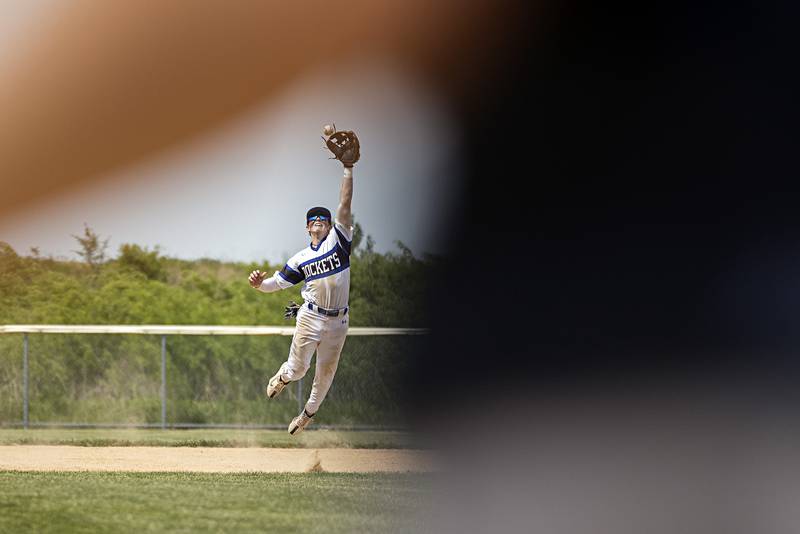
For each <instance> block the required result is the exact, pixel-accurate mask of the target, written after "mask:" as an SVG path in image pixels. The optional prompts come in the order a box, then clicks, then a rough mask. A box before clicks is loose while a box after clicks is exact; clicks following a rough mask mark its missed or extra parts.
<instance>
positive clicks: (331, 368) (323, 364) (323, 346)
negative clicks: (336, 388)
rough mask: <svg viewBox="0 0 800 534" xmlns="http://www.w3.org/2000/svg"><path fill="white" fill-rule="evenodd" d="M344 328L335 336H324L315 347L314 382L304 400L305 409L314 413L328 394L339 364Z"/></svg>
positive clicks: (344, 334) (343, 340)
mask: <svg viewBox="0 0 800 534" xmlns="http://www.w3.org/2000/svg"><path fill="white" fill-rule="evenodd" d="M346 334H347V331H346V329H345V330H344V331H340V332H338V333H337V335H335V336H326V337H325V338H324V339H323V340H322V342H321V343H320V344H319V347H318V348H317V366H316V370H315V371H314V382H313V384H312V385H311V394H310V395H309V397H308V402H306V411H308V412H309V413H313V414H316V413H317V411H318V410H319V407H320V405H321V404H322V401H324V400H325V397H326V396H327V395H328V391H329V390H330V388H331V385H332V384H333V377H334V376H335V375H336V369H337V368H338V366H339V357H340V356H341V354H342V348H343V347H344V342H345V336H346Z"/></svg>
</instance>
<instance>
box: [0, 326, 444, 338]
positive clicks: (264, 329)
mask: <svg viewBox="0 0 800 534" xmlns="http://www.w3.org/2000/svg"><path fill="white" fill-rule="evenodd" d="M427 333H429V329H427V328H380V327H370V326H354V327H351V328H350V329H348V331H347V335H349V336H397V335H403V336H408V335H420V334H427ZM0 334H149V335H168V334H172V335H185V336H186V335H188V336H291V335H293V334H294V327H293V326H218V325H207V326H202V325H95V324H89V325H86V324H84V325H72V324H7V325H0Z"/></svg>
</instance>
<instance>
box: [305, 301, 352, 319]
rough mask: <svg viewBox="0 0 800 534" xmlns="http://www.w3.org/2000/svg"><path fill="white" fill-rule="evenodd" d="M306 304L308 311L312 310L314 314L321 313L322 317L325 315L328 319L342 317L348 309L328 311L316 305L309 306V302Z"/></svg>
mask: <svg viewBox="0 0 800 534" xmlns="http://www.w3.org/2000/svg"><path fill="white" fill-rule="evenodd" d="M307 304H308V309H309V310H314V311H315V312H318V313H321V314H322V315H327V316H328V317H339V315H344V314H345V313H347V310H348V308H342V309H340V310H328V309H325V308H320V307H319V306H317V305H316V304H311V303H310V302H308V303H307Z"/></svg>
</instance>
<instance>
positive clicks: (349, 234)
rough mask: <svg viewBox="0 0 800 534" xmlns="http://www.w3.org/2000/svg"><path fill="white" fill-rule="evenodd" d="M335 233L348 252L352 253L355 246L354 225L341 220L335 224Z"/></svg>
mask: <svg viewBox="0 0 800 534" xmlns="http://www.w3.org/2000/svg"><path fill="white" fill-rule="evenodd" d="M333 230H334V233H335V234H336V241H338V243H339V246H341V247H342V248H343V249H344V251H345V252H347V254H350V249H351V248H352V246H353V227H352V226H345V225H343V224H342V223H340V222H339V221H336V224H334V226H333Z"/></svg>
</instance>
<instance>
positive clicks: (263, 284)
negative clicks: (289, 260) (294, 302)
mask: <svg viewBox="0 0 800 534" xmlns="http://www.w3.org/2000/svg"><path fill="white" fill-rule="evenodd" d="M247 281H248V282H249V283H250V287H252V288H253V289H258V290H259V291H263V292H264V293H273V292H275V291H280V290H281V289H286V288H287V287H292V284H291V283H289V282H286V281H285V280H283V279H282V278H280V276H279V275H278V273H275V274H274V275H272V276H270V277H269V278H267V273H262V272H261V271H259V270H255V271H253V272H252V273H250V276H249V277H248V279H247Z"/></svg>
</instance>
